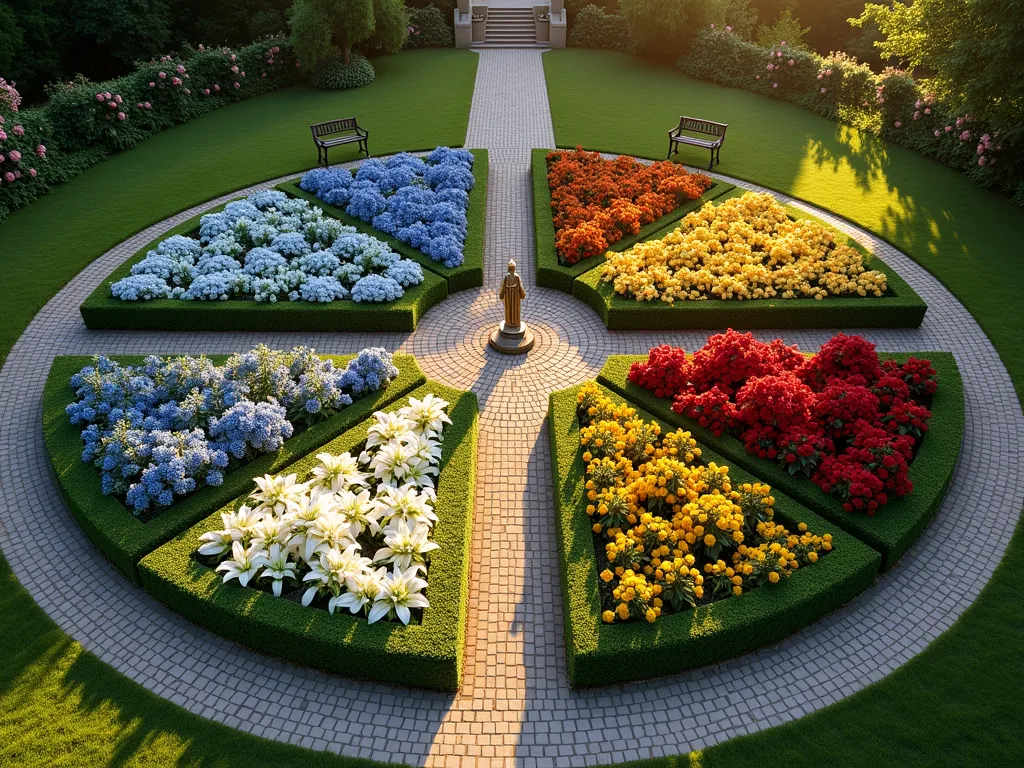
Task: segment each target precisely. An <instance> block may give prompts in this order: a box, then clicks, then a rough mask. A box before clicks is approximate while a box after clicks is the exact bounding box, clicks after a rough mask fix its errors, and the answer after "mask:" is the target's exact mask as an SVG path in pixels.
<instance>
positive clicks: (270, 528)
mask: <svg viewBox="0 0 1024 768" xmlns="http://www.w3.org/2000/svg"><path fill="white" fill-rule="evenodd" d="M289 538H291V526H290V525H289V523H288V521H287V520H285V518H283V517H278V516H277V515H271V514H267V515H264V516H263V519H262V520H261V521H260V522H258V523H257V524H256V525H254V526H253V527H252V540H253V541H258V542H260V543H261V544H262V545H263V548H264V549H267V550H269V549H270V548H271V547H272V546H273V545H274V544H279V545H280V546H281V547H282V548H283V547H287V546H288V539H289Z"/></svg>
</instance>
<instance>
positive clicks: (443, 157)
mask: <svg viewBox="0 0 1024 768" xmlns="http://www.w3.org/2000/svg"><path fill="white" fill-rule="evenodd" d="M427 162H429V163H430V164H431V165H463V166H465V167H466V168H472V167H473V153H472V152H470V151H469V150H468V149H452V148H451V147H438V148H437V149H435V150H434V151H433V152H431V153H430V154H429V155H427Z"/></svg>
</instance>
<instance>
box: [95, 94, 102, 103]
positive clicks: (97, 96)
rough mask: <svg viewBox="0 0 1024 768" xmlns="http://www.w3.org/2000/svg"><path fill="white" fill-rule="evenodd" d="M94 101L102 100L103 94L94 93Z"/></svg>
mask: <svg viewBox="0 0 1024 768" xmlns="http://www.w3.org/2000/svg"><path fill="white" fill-rule="evenodd" d="M96 101H103V94H102V93H97V94H96Z"/></svg>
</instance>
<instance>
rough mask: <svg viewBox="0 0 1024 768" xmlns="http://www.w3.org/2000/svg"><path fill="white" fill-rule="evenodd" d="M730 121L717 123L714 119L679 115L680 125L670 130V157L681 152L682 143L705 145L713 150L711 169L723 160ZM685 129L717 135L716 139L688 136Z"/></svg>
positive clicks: (706, 134) (695, 145) (709, 166)
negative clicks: (723, 147)
mask: <svg viewBox="0 0 1024 768" xmlns="http://www.w3.org/2000/svg"><path fill="white" fill-rule="evenodd" d="M728 127H729V124H728V123H716V122H714V121H713V120H701V119H700V118H698V117H683V116H680V117H679V125H677V126H676V127H675V128H673V129H672V130H671V131H669V132H668V158H671V157H672V154H673V153H675V154H679V145H680V144H689V145H690V146H692V147H703V148H704V149H710V150H711V162H710V163H708V170H709V171H710V170H711V168H712V166H714V165H715V163H718V162H721V159H722V157H721V156H722V145H723V144H724V143H725V129H726V128H728ZM683 131H688V132H690V133H699V134H702V135H704V136H715V137H717V138H714V139H701V138H698V137H697V136H687V135H686V134H685V133H683Z"/></svg>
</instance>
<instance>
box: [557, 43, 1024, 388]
mask: <svg viewBox="0 0 1024 768" xmlns="http://www.w3.org/2000/svg"><path fill="white" fill-rule="evenodd" d="M544 69H545V73H546V75H547V87H548V96H549V101H550V104H551V113H552V120H553V122H554V128H555V139H556V142H557V143H558V145H559V146H565V147H575V146H576V145H577V144H580V145H582V146H583V147H584V148H585V149H592V150H601V151H606V152H615V153H628V154H633V155H638V156H641V157H651V158H662V157H664V156H665V151H666V148H667V143H666V141H667V140H666V132H667V131H668V129H669V128H671V127H672V126H673V125H675V124H677V123H678V120H679V115H680V114H683V113H685V114H690V115H698V116H700V117H705V118H708V119H711V120H719V121H721V122H727V123H729V136H728V140H727V141H726V143H725V145H724V147H723V151H722V163H721V165H717V166H715V170H716V171H718V172H721V173H723V174H726V175H729V176H735V177H738V178H742V179H749V180H750V181H753V182H756V183H758V184H762V185H764V186H767V187H771V188H773V189H777V190H780V191H782V192H785V193H787V194H791V195H793V196H794V197H798V198H801V199H803V200H807V201H808V202H810V203H812V204H814V205H817V206H819V207H821V208H824V209H826V210H829V211H832V212H834V213H836V214H838V215H840V216H843V217H845V218H847V219H849V220H850V221H852V222H854V223H855V224H857V225H859V226H862V227H864V228H866V229H869V230H871V231H873V232H875V233H877V234H879V235H881V236H882V237H884V238H886V239H887V240H888V241H890V242H891V243H892V244H893V245H895V246H896V247H897V248H899V249H900V250H902V251H904V252H905V253H907V254H909V255H910V256H911V257H913V258H914V259H915V260H916V261H918V262H919V263H920V264H921V265H922V266H924V267H925V268H926V269H928V270H929V271H930V272H932V273H933V274H934V275H935V276H936V277H938V278H939V279H940V280H941V281H942V282H943V283H944V284H945V285H946V286H947V287H949V289H950V290H951V291H952V292H953V293H954V294H956V296H957V297H958V298H959V299H960V300H961V301H962V302H963V303H964V305H965V306H966V307H967V308H968V309H969V310H970V311H971V313H972V314H973V315H974V317H975V318H976V319H977V320H978V322H979V323H980V324H981V326H982V327H983V328H984V329H985V332H986V333H987V334H988V335H989V338H991V339H992V341H993V343H994V344H995V346H996V348H997V349H998V350H999V354H1000V355H1001V356H1002V358H1003V361H1004V362H1005V363H1006V366H1007V368H1008V369H1009V370H1010V373H1011V374H1012V376H1013V379H1014V382H1015V386H1016V387H1017V392H1018V395H1022V394H1024V344H1021V328H1022V327H1024V302H1022V301H1021V300H1020V289H1019V286H1018V285H1017V282H1016V280H1014V279H1012V278H1011V277H1010V276H1011V275H1015V274H1016V273H1017V272H1019V271H1020V267H1021V265H1022V263H1024V250H1022V249H1021V248H1020V245H1019V244H1020V243H1021V242H1022V241H1024V210H1022V209H1020V208H1017V207H1015V206H1013V205H1011V204H1010V203H1009V201H1007V200H1006V199H1005V198H1003V197H1001V196H999V195H997V194H995V193H993V192H989V191H986V190H984V189H982V188H980V187H978V186H977V185H976V184H974V183H973V182H971V181H970V180H969V179H967V178H966V177H965V176H962V175H960V174H958V173H956V172H955V171H953V170H951V169H949V168H947V167H945V166H942V165H940V164H939V163H936V162H933V161H931V160H926V159H924V158H922V157H921V156H920V155H917V154H915V153H913V152H911V151H909V150H907V149H903V148H901V147H895V146H890V145H887V144H885V143H884V142H882V141H880V140H877V139H874V138H872V137H870V136H867V135H864V134H861V133H859V132H857V131H854V130H852V129H849V128H847V127H844V126H841V125H838V124H837V123H834V122H831V121H829V120H827V119H825V118H823V117H820V116H818V115H815V114H813V113H811V112H808V111H806V110H803V109H800V108H799V107H796V106H794V105H792V104H788V103H784V102H781V101H777V100H775V99H771V98H768V97H766V96H759V95H757V94H753V93H750V92H748V91H743V90H738V89H730V88H723V87H721V86H717V85H712V84H710V83H705V82H701V81H698V80H693V79H690V78H687V77H685V76H684V75H682V74H680V73H679V72H677V71H675V70H673V69H671V68H669V67H659V66H656V65H653V64H648V63H644V62H642V61H640V60H639V59H635V58H632V57H630V56H626V55H624V54H619V53H614V52H609V51H594V50H583V49H566V50H558V51H551V52H550V53H546V54H544ZM597 103H600V104H602V105H609V104H611V105H614V108H613V109H597V108H595V104H597ZM675 159H678V160H681V161H683V162H690V163H696V164H697V165H700V164H701V163H702V162H703V159H704V155H703V153H701V152H698V151H697V150H692V151H687V150H681V151H680V154H679V155H678V156H675Z"/></svg>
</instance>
